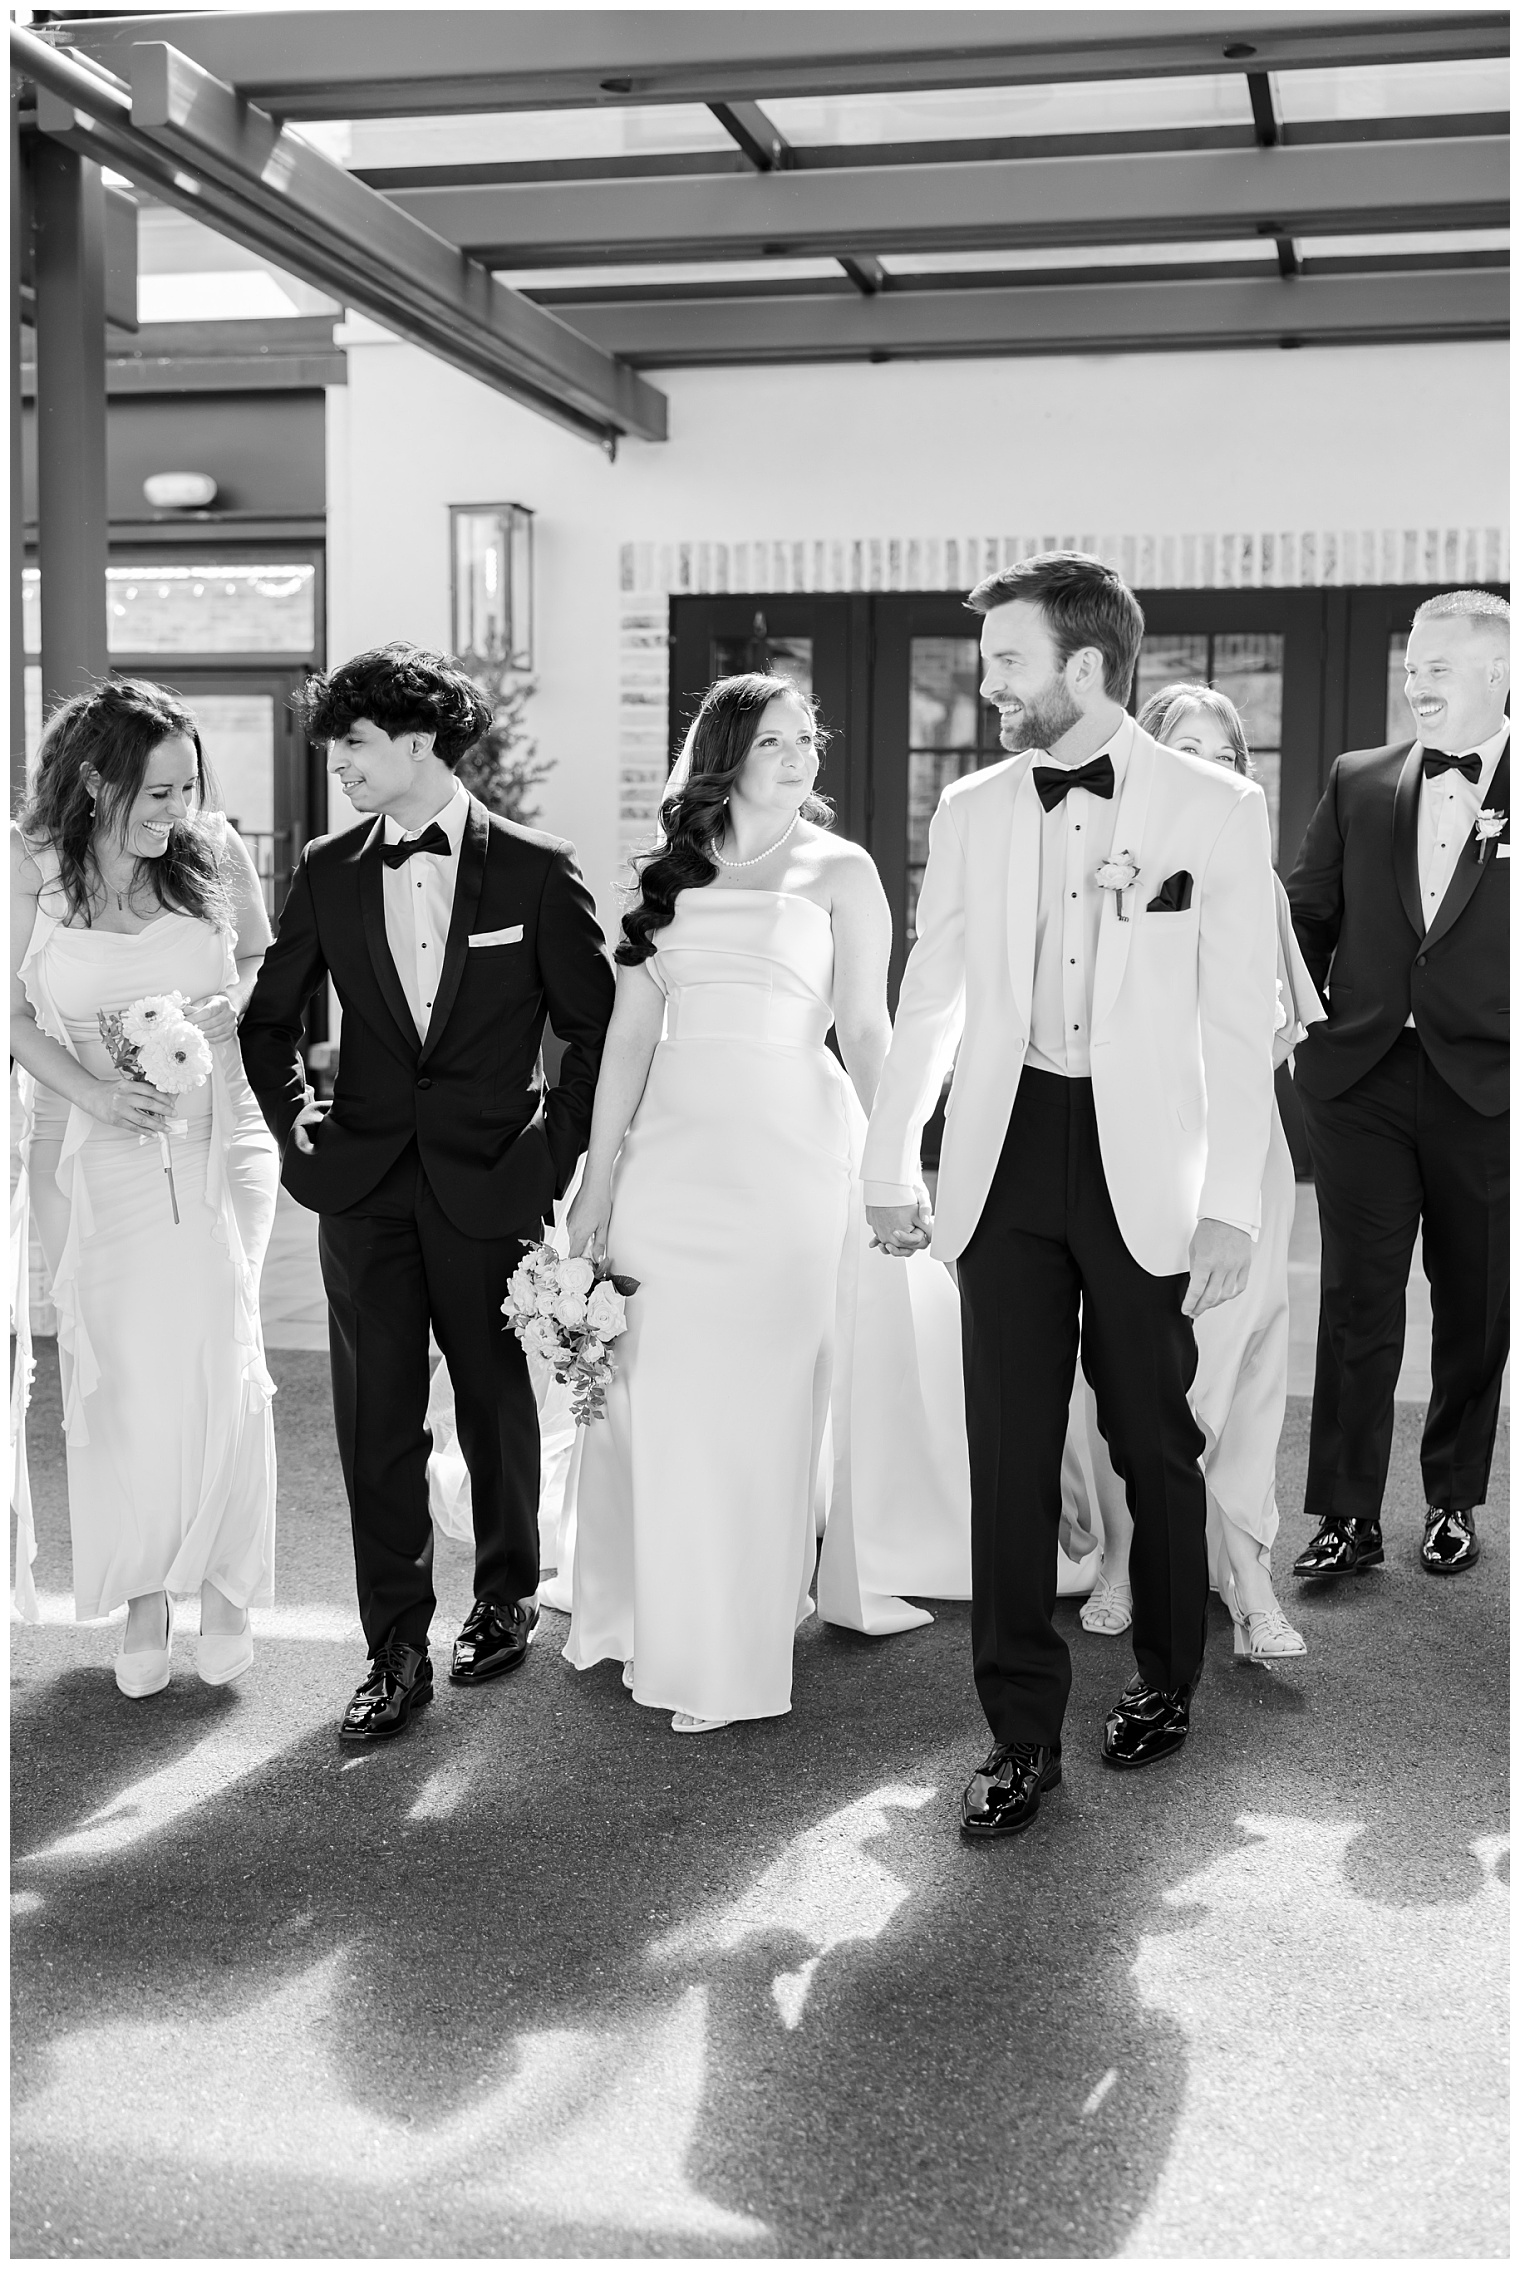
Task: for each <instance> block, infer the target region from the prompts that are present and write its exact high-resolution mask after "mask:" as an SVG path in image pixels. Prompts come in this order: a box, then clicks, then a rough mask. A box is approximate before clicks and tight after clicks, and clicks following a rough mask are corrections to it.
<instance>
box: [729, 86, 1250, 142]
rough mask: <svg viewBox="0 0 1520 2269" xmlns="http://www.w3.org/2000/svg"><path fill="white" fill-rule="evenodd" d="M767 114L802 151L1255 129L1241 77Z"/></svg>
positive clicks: (954, 91)
mask: <svg viewBox="0 0 1520 2269" xmlns="http://www.w3.org/2000/svg"><path fill="white" fill-rule="evenodd" d="M761 108H762V109H763V110H764V112H765V114H766V116H767V118H769V119H771V120H772V121H773V123H774V124H775V125H776V126H777V127H778V128H779V129H780V131H781V132H782V133H783V134H784V135H785V136H786V139H787V140H788V141H789V142H796V143H798V144H800V145H807V144H817V143H831V142H832V143H838V142H949V141H985V140H993V139H1001V138H1004V137H1007V136H1011V135H1016V134H1111V133H1121V132H1127V131H1129V130H1131V129H1134V128H1146V127H1160V126H1248V125H1249V124H1250V122H1251V104H1250V96H1249V94H1248V93H1247V90H1246V83H1245V80H1244V78H1243V77H1242V76H1241V75H1240V74H1239V73H1238V72H1234V71H1230V72H1225V73H1222V74H1221V75H1220V76H1219V77H1218V78H1202V77H1200V78H1196V79H1194V78H1189V79H1096V80H1091V81H1086V82H1082V83H1073V82H1068V83H1066V84H1064V85H1059V84H1055V85H1050V86H1026V87H958V88H949V89H944V90H942V91H940V92H937V93H932V94H931V93H925V94H890V95H781V96H774V97H772V98H770V99H769V100H766V99H764V98H762V101H761Z"/></svg>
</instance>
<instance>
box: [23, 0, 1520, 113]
mask: <svg viewBox="0 0 1520 2269" xmlns="http://www.w3.org/2000/svg"><path fill="white" fill-rule="evenodd" d="M781 20H782V21H783V22H784V26H785V29H784V33H783V34H782V35H781V36H779V37H778V17H777V14H776V12H775V11H774V10H770V9H765V10H762V9H733V10H727V9H711V8H708V9H702V8H699V9H691V10H679V9H630V10H628V11H626V12H624V11H621V10H614V9H595V8H590V9H579V8H567V9H563V10H561V9H550V8H544V9H531V8H523V9H518V8H512V9H498V8H482V9H479V10H473V9H451V8H397V9H390V10H380V11H376V12H374V13H372V14H370V15H368V16H367V18H366V20H365V25H364V36H363V38H362V40H359V39H356V38H355V18H354V16H353V15H352V14H350V13H348V12H347V11H345V10H342V9H324V8H297V9H290V10H285V9H281V10H279V11H277V12H275V13H274V14H270V13H268V12H266V11H260V10H245V11H237V10H228V11H225V12H223V11H218V10H208V11H206V12H204V13H199V14H185V15H161V16H149V17H137V18H135V19H131V20H126V21H120V22H117V21H113V20H112V19H110V18H108V17H107V18H98V17H97V18H92V19H86V20H83V21H80V20H76V21H74V22H73V23H70V24H66V25H64V26H62V27H60V29H61V36H62V37H63V38H64V39H65V40H66V41H67V42H68V43H69V44H71V45H75V46H78V47H81V48H83V49H86V50H87V51H88V52H89V53H90V54H92V55H94V56H96V57H97V58H98V59H99V60H101V61H102V62H105V63H107V64H109V65H111V66H112V67H113V68H115V69H118V70H123V71H124V63H123V62H122V60H121V58H122V57H123V55H124V52H125V49H126V48H127V47H128V46H130V44H131V43H132V42H133V41H134V40H145V39H146V40H154V39H159V40H165V41H168V42H169V43H170V44H172V45H174V46H176V47H178V48H180V49H181V50H182V51H183V52H184V53H186V54H188V55H191V56H193V57H194V58H195V60H196V61H197V62H199V63H200V64H201V65H202V67H203V68H204V69H206V70H208V71H211V72H213V73H214V74H215V75H216V76H217V77H218V78H220V79H223V80H225V81H227V82H228V83H229V84H231V85H233V86H235V87H236V88H237V89H238V91H239V92H240V93H241V94H243V95H245V96H247V97H248V98H249V99H251V100H253V101H255V102H258V103H261V104H263V105H265V106H266V107H268V108H269V109H272V110H274V111H276V112H278V113H279V114H280V115H281V116H282V117H286V118H363V117H395V116H403V115H407V116H419V115H426V114H428V113H436V112H444V111H471V110H474V111H484V110H513V109H548V108H567V107H575V108H580V107H585V106H591V105H595V106H599V107H600V106H605V105H607V104H609V103H611V104H618V103H666V102H703V103H712V102H734V101H740V100H752V101H760V102H763V101H764V100H765V99H766V97H767V96H770V97H779V96H786V95H827V94H867V93H890V92H894V91H901V90H904V89H915V90H917V89H929V88H942V87H943V88H948V87H978V86H1011V85H1016V84H1043V83H1049V82H1051V81H1054V80H1060V79H1128V78H1135V77H1149V78H1157V77H1167V78H1171V77H1180V76H1193V75H1197V74H1199V73H1219V72H1225V71H1230V70H1244V69H1246V68H1247V67H1249V68H1250V69H1252V70H1257V71H1289V70H1297V69H1311V68H1312V69H1327V68H1333V67H1335V66H1337V65H1341V66H1357V65H1360V66H1364V67H1367V66H1372V65H1377V64H1387V63H1436V62H1452V61H1463V60H1472V59H1478V58H1487V57H1494V56H1502V55H1505V54H1507V53H1508V39H1509V30H1508V17H1507V15H1505V14H1504V13H1503V12H1502V11H1498V10H1488V11H1472V12H1466V11H1464V12H1462V13H1457V12H1453V13H1451V14H1444V13H1441V12H1439V11H1427V12H1425V13H1416V12H1405V13H1394V12H1387V13H1382V12H1379V13H1371V12H1368V13H1361V12H1358V11H1356V10H1353V9H1336V10H1329V9H1275V10H1272V11H1269V12H1264V13H1256V12H1250V11H1244V10H1239V9H1234V10H1227V9H1212V8H1211V9H1203V10H1198V11H1193V10H1187V9H1133V10H1132V9H1124V8H1108V9H1072V10H1069V11H1068V10H1062V9H1041V8H1030V9H1006V8H998V9H988V10H985V11H982V10H975V9H947V10H943V11H935V10H930V9H886V10H882V9H862V10H860V11H859V12H856V11H854V10H846V9H829V8H819V9H807V10H801V9H799V10H795V11H787V12H786V14H785V16H784V18H783V19H781Z"/></svg>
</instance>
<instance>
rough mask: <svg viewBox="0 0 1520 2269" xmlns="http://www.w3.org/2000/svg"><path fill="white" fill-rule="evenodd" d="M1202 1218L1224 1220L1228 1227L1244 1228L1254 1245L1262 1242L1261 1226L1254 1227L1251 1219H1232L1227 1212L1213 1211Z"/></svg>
mask: <svg viewBox="0 0 1520 2269" xmlns="http://www.w3.org/2000/svg"><path fill="white" fill-rule="evenodd" d="M1200 1218H1201V1219H1207V1220H1209V1221H1222V1222H1223V1223H1224V1225H1225V1227H1226V1229H1239V1230H1242V1231H1243V1232H1244V1233H1245V1235H1246V1236H1247V1237H1249V1238H1250V1240H1251V1242H1252V1244H1253V1245H1257V1244H1260V1242H1261V1230H1260V1229H1259V1228H1254V1229H1253V1228H1252V1226H1251V1224H1250V1222H1249V1221H1232V1220H1231V1219H1230V1216H1229V1215H1228V1214H1227V1213H1211V1214H1208V1215H1203V1216H1200Z"/></svg>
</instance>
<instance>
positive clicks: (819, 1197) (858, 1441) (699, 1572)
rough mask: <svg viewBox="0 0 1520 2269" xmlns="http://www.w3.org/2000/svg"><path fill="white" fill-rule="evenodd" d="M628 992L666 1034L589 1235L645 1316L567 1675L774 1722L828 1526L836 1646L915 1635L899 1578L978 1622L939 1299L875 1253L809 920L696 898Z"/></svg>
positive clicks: (575, 1616) (580, 1589)
mask: <svg viewBox="0 0 1520 2269" xmlns="http://www.w3.org/2000/svg"><path fill="white" fill-rule="evenodd" d="M645 966H646V968H647V969H648V970H649V972H650V974H651V976H652V977H653V978H654V981H655V982H656V984H658V985H659V986H660V988H661V990H662V991H663V992H664V993H665V995H666V997H667V1002H668V1007H667V1011H666V1023H665V1032H664V1036H663V1037H662V1039H661V1040H660V1042H659V1044H658V1046H657V1047H656V1049H655V1052H654V1057H653V1060H652V1062H651V1064H650V1069H649V1077H648V1080H647V1083H646V1086H645V1090H644V1095H643V1098H642V1100H641V1102H640V1104H639V1107H638V1110H637V1112H636V1113H635V1115H634V1119H633V1122H632V1125H631V1126H630V1128H629V1131H628V1135H627V1137H626V1139H625V1141H624V1144H623V1149H622V1152H621V1155H620V1157H619V1160H618V1165H617V1169H616V1173H615V1176H614V1182H613V1202H612V1213H611V1218H610V1221H609V1226H608V1247H609V1251H610V1252H611V1254H612V1257H613V1259H614V1261H615V1264H616V1266H617V1267H618V1269H619V1270H620V1271H623V1272H626V1273H627V1274H628V1275H630V1276H633V1277H636V1278H637V1279H638V1282H639V1290H638V1292H637V1293H636V1294H635V1295H634V1297H633V1298H632V1299H631V1300H630V1302H629V1304H628V1318H629V1326H628V1331H627V1334H626V1336H625V1337H624V1338H623V1339H621V1340H620V1341H619V1342H618V1343H617V1369H616V1374H615V1376H614V1380H613V1383H612V1387H611V1389H610V1391H609V1394H608V1409H607V1416H606V1418H605V1420H603V1421H601V1422H599V1423H597V1424H596V1425H593V1426H592V1427H590V1428H589V1429H587V1430H586V1432H585V1434H584V1435H583V1438H582V1441H581V1443H580V1444H579V1445H578V1455H577V1458H576V1461H575V1468H574V1470H573V1473H572V1477H571V1479H572V1493H573V1501H574V1503H573V1510H574V1521H575V1531H576V1533H575V1542H574V1551H573V1575H572V1586H571V1588H572V1597H573V1609H572V1616H571V1625H570V1636H569V1640H568V1642H567V1645H566V1649H565V1653H566V1658H567V1660H569V1661H570V1662H571V1663H572V1664H574V1665H575V1667H576V1668H578V1669H587V1668H589V1667H590V1666H591V1665H592V1664H593V1663H596V1662H600V1661H604V1660H607V1659H609V1658H610V1659H613V1660H617V1661H622V1662H627V1661H629V1660H631V1661H632V1662H633V1665H634V1686H633V1692H634V1698H635V1700H637V1701H639V1702H642V1703H645V1704H647V1705H649V1706H650V1707H652V1708H657V1709H662V1710H671V1711H685V1712H689V1713H690V1714H691V1715H692V1716H694V1717H699V1718H729V1719H740V1718H760V1717H774V1716H780V1715H782V1714H783V1713H784V1712H786V1711H787V1710H789V1709H790V1707H791V1686H792V1645H793V1636H794V1632H795V1629H796V1626H797V1624H798V1623H799V1622H800V1621H801V1620H802V1619H803V1618H804V1617H805V1616H806V1615H807V1614H809V1613H810V1612H811V1610H812V1605H813V1602H812V1599H811V1597H810V1584H811V1581H812V1576H813V1571H814V1560H815V1546H816V1538H817V1531H818V1526H819V1522H820V1518H821V1517H822V1516H823V1514H824V1512H825V1510H826V1513H827V1526H826V1529H825V1535H824V1544H823V1552H822V1556H821V1562H820V1565H819V1570H818V1575H819V1603H820V1606H822V1608H823V1609H824V1612H825V1614H826V1615H827V1616H829V1618H830V1619H832V1620H835V1621H838V1622H843V1623H848V1624H851V1625H852V1626H853V1627H854V1628H856V1629H861V1630H883V1631H885V1630H900V1629H905V1628H907V1627H909V1626H910V1625H911V1624H914V1623H922V1622H927V1621H929V1620H930V1618H929V1615H928V1613H927V1611H926V1610H924V1609H922V1608H917V1607H911V1606H909V1605H908V1604H907V1603H906V1602H905V1601H904V1600H902V1599H900V1598H898V1597H895V1596H893V1595H894V1593H895V1590H896V1587H897V1586H898V1585H899V1584H900V1583H901V1582H903V1581H904V1580H905V1579H906V1578H911V1579H912V1585H913V1588H914V1589H915V1590H918V1591H920V1592H929V1593H931V1594H932V1595H936V1596H957V1597H965V1596H967V1595H968V1594H969V1591H970V1546H969V1526H968V1524H967V1521H966V1518H965V1514H964V1506H965V1505H966V1504H968V1503H969V1491H968V1488H967V1484H966V1480H965V1467H966V1448H965V1434H964V1422H963V1419H962V1417H961V1407H960V1401H959V1393H958V1387H959V1381H958V1377H955V1376H953V1374H954V1373H955V1372H957V1371H958V1363H959V1355H958V1324H957V1322H956V1308H957V1302H956V1295H955V1291H954V1288H953V1286H952V1285H951V1283H950V1280H949V1277H948V1275H947V1274H946V1273H945V1272H944V1271H943V1270H941V1269H938V1268H937V1267H932V1268H931V1267H930V1266H928V1265H927V1264H926V1265H925V1267H924V1269H923V1271H922V1273H921V1274H920V1272H918V1271H916V1270H915V1271H912V1272H910V1271H907V1270H904V1269H902V1268H901V1266H900V1264H891V1263H888V1262H886V1261H885V1260H883V1259H882V1258H881V1256H880V1255H876V1254H868V1253H867V1252H866V1249H865V1247H866V1229H865V1220H864V1213H863V1209H862V1206H861V1197H860V1184H859V1181H858V1178H857V1165H858V1159H859V1152H860V1142H861V1139H862V1136H863V1133H864V1118H863V1114H862V1113H861V1111H860V1107H859V1104H858V1102H857V1101H856V1098H855V1095H854V1091H853V1089H852V1088H851V1086H850V1083H849V1081H848V1079H847V1078H846V1077H845V1074H844V1072H843V1071H842V1070H841V1068H840V1066H839V1064H838V1063H837V1061H836V1060H835V1058H834V1057H833V1056H832V1055H831V1054H830V1053H829V1052H828V1050H827V1049H826V1048H825V1046H824V1040H825V1036H826V1035H827V1033H828V1030H829V1027H830V1025H831V1023H832V1021H833V1010H832V1005H831V1001H832V986H833V973H834V939H833V930H832V926H831V924H830V921H829V916H828V913H827V911H826V909H824V908H823V907H821V906H819V905H818V904H817V903H816V902H815V901H813V900H812V899H808V898H802V897H796V896H792V895H789V894H786V893H781V892H773V891H760V890H724V889H707V890H688V891H685V892H683V893H682V894H681V896H680V898H679V899H678V901H677V905H676V912H675V917H674V919H673V921H672V922H671V923H670V924H669V925H668V926H667V927H666V928H664V929H663V930H661V931H660V932H659V933H658V950H657V951H656V952H655V954H654V955H653V957H652V958H651V959H650V960H649V961H648V962H647V963H646V964H645ZM931 1346H932V1347H933V1348H934V1349H935V1350H937V1357H936V1356H931V1355H930V1354H929V1352H928V1350H929V1349H930V1347H931ZM941 1372H943V1373H944V1376H943V1377H941V1376H940V1373H941ZM567 1556H568V1555H567ZM561 1572H562V1573H563V1571H561Z"/></svg>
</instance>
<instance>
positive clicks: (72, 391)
mask: <svg viewBox="0 0 1520 2269" xmlns="http://www.w3.org/2000/svg"><path fill="white" fill-rule="evenodd" d="M33 183H34V193H35V198H36V220H37V538H38V540H37V552H38V564H39V565H40V567H41V570H42V701H43V711H44V714H46V713H47V712H48V711H49V710H51V709H52V708H53V707H55V706H56V704H57V703H58V702H59V701H61V700H65V699H66V698H67V697H68V696H69V695H70V694H72V693H79V692H82V691H83V689H84V688H85V686H86V685H87V684H88V683H89V682H90V680H91V679H92V678H100V677H104V676H105V674H106V670H107V667H108V663H109V653H108V647H107V640H106V559H107V555H108V548H109V537H110V517H109V514H110V507H109V504H108V501H107V494H106V261H105V239H106V197H105V188H104V185H103V183H102V180H101V173H100V167H99V166H98V165H96V164H94V163H93V162H92V161H91V160H90V159H89V158H81V157H78V156H76V155H75V153H74V151H72V150H68V149H65V148H63V146H62V145H61V144H60V143H57V142H52V141H48V140H45V139H44V140H40V141H39V143H38V147H37V152H36V162H35V171H34V174H33Z"/></svg>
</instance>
